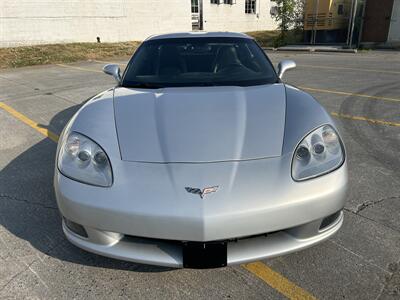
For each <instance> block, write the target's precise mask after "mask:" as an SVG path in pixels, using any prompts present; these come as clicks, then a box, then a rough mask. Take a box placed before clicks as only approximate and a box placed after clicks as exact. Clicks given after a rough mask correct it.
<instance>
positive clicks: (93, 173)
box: [57, 132, 113, 187]
mask: <svg viewBox="0 0 400 300" xmlns="http://www.w3.org/2000/svg"><path fill="white" fill-rule="evenodd" d="M57 164H58V169H59V170H60V172H61V173H62V174H64V175H65V176H67V177H69V178H71V179H74V180H77V181H80V182H83V183H87V184H92V185H97V186H103V187H108V186H111V185H112V181H113V178H112V176H113V175H112V170H111V164H110V160H109V159H108V157H107V154H106V153H105V152H104V150H103V149H102V148H101V147H100V146H99V145H97V144H96V143H95V142H93V141H92V140H91V139H89V138H88V137H86V136H84V135H82V134H79V133H76V132H71V133H70V134H69V135H68V136H67V137H66V138H64V139H63V141H62V143H61V145H60V150H59V153H58V163H57Z"/></svg>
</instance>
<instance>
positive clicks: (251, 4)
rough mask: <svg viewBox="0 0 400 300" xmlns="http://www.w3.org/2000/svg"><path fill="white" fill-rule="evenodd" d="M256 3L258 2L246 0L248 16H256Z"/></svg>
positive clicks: (245, 9)
mask: <svg viewBox="0 0 400 300" xmlns="http://www.w3.org/2000/svg"><path fill="white" fill-rule="evenodd" d="M256 2H257V0H246V2H245V8H244V12H245V13H246V14H255V13H256Z"/></svg>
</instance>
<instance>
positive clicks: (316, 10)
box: [311, 0, 319, 45]
mask: <svg viewBox="0 0 400 300" xmlns="http://www.w3.org/2000/svg"><path fill="white" fill-rule="evenodd" d="M318 9H319V0H317V5H316V6H315V18H314V26H313V31H312V35H311V36H312V40H311V44H312V45H315V42H316V40H317V27H316V25H317V20H318Z"/></svg>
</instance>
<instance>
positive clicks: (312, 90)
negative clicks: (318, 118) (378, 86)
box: [298, 86, 400, 102]
mask: <svg viewBox="0 0 400 300" xmlns="http://www.w3.org/2000/svg"><path fill="white" fill-rule="evenodd" d="M298 88H300V89H302V90H306V91H310V92H317V93H328V94H336V95H344V96H354V97H361V98H367V99H372V100H384V101H392V102H400V99H398V98H389V97H381V96H372V95H366V94H358V93H350V92H342V91H334V90H325V89H317V88H311V87H306V86H299V87H298Z"/></svg>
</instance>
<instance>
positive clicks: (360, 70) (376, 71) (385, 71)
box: [298, 64, 400, 75]
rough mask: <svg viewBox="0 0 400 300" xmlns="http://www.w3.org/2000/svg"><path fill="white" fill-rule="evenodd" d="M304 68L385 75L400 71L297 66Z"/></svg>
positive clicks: (399, 72)
mask: <svg viewBox="0 0 400 300" xmlns="http://www.w3.org/2000/svg"><path fill="white" fill-rule="evenodd" d="M298 66H299V67H304V68H314V69H332V70H349V71H357V72H375V73H387V74H395V75H398V74H400V71H389V70H376V69H362V68H348V67H334V66H315V65H307V64H306V65H298Z"/></svg>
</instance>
